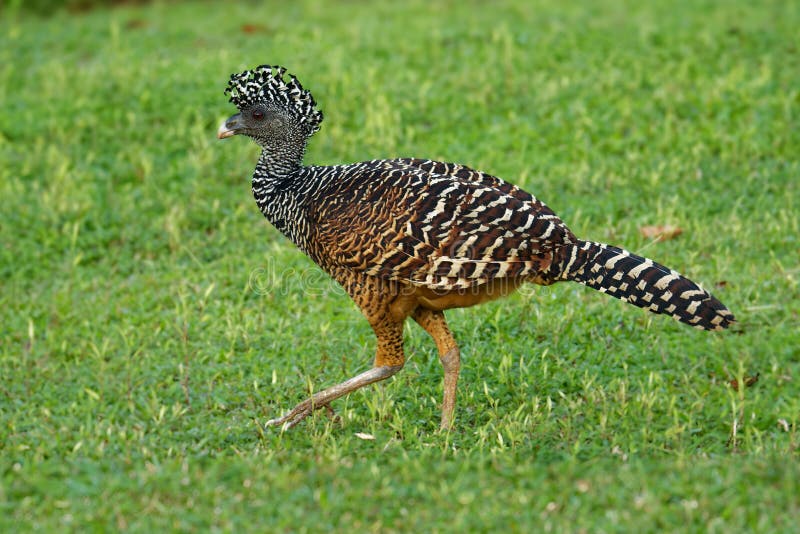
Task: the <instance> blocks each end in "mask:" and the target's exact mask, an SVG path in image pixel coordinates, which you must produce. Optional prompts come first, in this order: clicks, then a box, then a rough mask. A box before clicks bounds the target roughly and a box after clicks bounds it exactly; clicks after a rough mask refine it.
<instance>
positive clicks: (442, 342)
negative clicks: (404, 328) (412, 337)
mask: <svg viewBox="0 0 800 534" xmlns="http://www.w3.org/2000/svg"><path fill="white" fill-rule="evenodd" d="M412 317H413V318H414V320H415V321H416V322H417V323H418V324H419V325H420V326H421V327H422V328H424V329H425V331H426V332H427V333H428V334H430V335H431V337H432V338H433V340H434V341H435V342H436V348H437V349H438V350H439V361H440V362H442V367H443V368H444V400H443V401H442V424H441V426H440V429H441V430H450V429H451V428H452V427H453V415H454V412H455V409H456V385H457V384H458V372H459V370H460V369H461V354H460V352H459V350H458V345H456V340H455V339H454V338H453V334H452V333H450V329H449V328H448V327H447V322H446V321H445V318H444V313H443V312H440V311H432V310H428V309H425V308H417V309H416V310H415V311H414V314H413V315H412Z"/></svg>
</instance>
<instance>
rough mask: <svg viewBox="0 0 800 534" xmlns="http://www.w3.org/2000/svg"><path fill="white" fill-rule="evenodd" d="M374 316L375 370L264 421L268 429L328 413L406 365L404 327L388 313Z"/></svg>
mask: <svg viewBox="0 0 800 534" xmlns="http://www.w3.org/2000/svg"><path fill="white" fill-rule="evenodd" d="M377 315H378V316H377V317H371V316H369V315H368V316H367V318H368V319H370V324H371V326H372V329H373V330H374V331H375V335H376V336H377V337H378V350H377V352H376V354H375V364H374V367H373V368H372V369H370V370H369V371H364V372H363V373H361V374H360V375H357V376H354V377H353V378H351V379H350V380H346V381H344V382H342V383H341V384H336V385H335V386H331V387H329V388H328V389H324V390H322V391H320V392H318V393H315V394H314V395H312V396H311V398H310V399H306V400H304V401H303V402H301V403H300V404H298V405H297V406H295V407H294V408H293V409H292V411H290V412H289V413H287V414H286V415H284V416H283V417H279V418H277V419H272V420H270V421H267V423H266V424H267V426H282V427H283V428H284V429H287V428H292V427H293V426H295V425H296V424H297V423H299V422H300V421H302V420H303V419H305V418H306V417H308V416H309V415H311V413H312V412H313V411H314V410H318V409H320V408H325V407H327V408H328V409H331V408H330V406H329V405H330V403H331V402H332V401H334V400H336V399H338V398H339V397H343V396H344V395H347V394H348V393H350V392H352V391H355V390H357V389H359V388H363V387H364V386H368V385H370V384H374V383H375V382H379V381H381V380H386V379H387V378H389V377H390V376H392V375H394V374H395V373H397V372H398V371H399V370H400V369H402V368H403V365H404V364H405V356H404V354H403V323H402V321H401V322H397V321H395V320H393V319H391V318H390V316H389V314H388V313H386V314H377Z"/></svg>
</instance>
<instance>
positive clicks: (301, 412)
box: [265, 399, 341, 430]
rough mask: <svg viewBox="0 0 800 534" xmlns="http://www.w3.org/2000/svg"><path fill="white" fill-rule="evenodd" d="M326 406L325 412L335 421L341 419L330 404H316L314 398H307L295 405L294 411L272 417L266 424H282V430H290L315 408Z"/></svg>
mask: <svg viewBox="0 0 800 534" xmlns="http://www.w3.org/2000/svg"><path fill="white" fill-rule="evenodd" d="M322 408H324V409H325V413H326V414H328V416H329V417H330V418H331V419H333V420H334V421H339V420H341V418H340V417H339V416H338V415H336V412H335V411H333V408H331V406H330V404H327V403H326V404H314V402H313V399H306V400H304V401H303V402H301V403H300V404H298V405H297V406H295V407H294V408H293V409H292V411H290V412H289V413H287V414H286V415H284V416H283V417H278V418H277V419H270V420H269V421H267V422H266V424H265V426H280V427H281V430H288V429H290V428H292V427H294V426H295V425H297V423H299V422H300V421H302V420H303V419H305V418H306V417H308V416H309V415H311V414H312V413H313V412H314V410H320V409H322Z"/></svg>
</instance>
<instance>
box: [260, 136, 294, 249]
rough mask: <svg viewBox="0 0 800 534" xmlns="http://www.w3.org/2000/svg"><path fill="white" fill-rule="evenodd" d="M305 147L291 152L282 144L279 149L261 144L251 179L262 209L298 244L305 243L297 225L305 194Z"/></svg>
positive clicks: (275, 224)
mask: <svg viewBox="0 0 800 534" xmlns="http://www.w3.org/2000/svg"><path fill="white" fill-rule="evenodd" d="M304 151H305V145H303V146H302V147H299V148H297V149H295V151H293V152H291V151H290V150H289V149H287V148H285V147H284V148H283V149H282V150H280V151H275V150H270V149H267V148H264V149H263V150H262V151H261V156H260V157H259V158H258V163H257V164H256V170H255V172H254V173H253V180H252V187H253V197H254V198H255V200H256V204H258V208H259V209H260V210H261V213H263V214H264V216H265V217H266V218H267V219H268V220H269V222H271V223H272V224H273V226H275V227H276V228H277V229H278V230H280V231H281V232H282V233H283V234H284V235H286V236H287V237H289V238H290V239H291V240H292V241H294V242H295V243H296V244H297V245H298V246H301V248H303V246H302V245H303V244H304V243H301V242H300V241H302V240H301V239H300V237H301V236H299V235H297V233H298V232H297V228H296V225H297V222H298V221H297V219H298V217H300V216H301V210H300V209H299V208H300V204H302V200H303V198H304V196H305V191H304V190H303V186H304V183H305V182H306V179H305V177H304V175H305V174H307V173H306V172H304V169H305V167H303V152H304Z"/></svg>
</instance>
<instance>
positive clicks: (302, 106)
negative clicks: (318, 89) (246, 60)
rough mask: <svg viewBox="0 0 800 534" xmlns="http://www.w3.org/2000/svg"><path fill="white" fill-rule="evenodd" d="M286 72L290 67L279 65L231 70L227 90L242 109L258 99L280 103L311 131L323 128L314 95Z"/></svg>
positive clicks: (234, 102) (231, 98)
mask: <svg viewBox="0 0 800 534" xmlns="http://www.w3.org/2000/svg"><path fill="white" fill-rule="evenodd" d="M284 74H286V69H285V68H283V67H281V66H279V65H272V66H271V65H260V66H258V67H256V68H255V69H252V70H246V71H244V72H240V73H239V74H231V79H230V81H229V82H228V87H227V88H226V89H225V94H227V95H230V101H231V102H232V103H233V104H234V105H235V106H236V107H237V108H239V111H243V110H244V109H245V108H247V107H249V106H251V105H253V104H255V103H258V102H270V103H273V104H277V105H279V106H280V107H281V108H283V109H284V110H286V111H287V112H288V113H289V114H290V115H291V116H293V117H294V118H295V119H297V120H298V121H299V122H300V123H301V124H305V125H307V126H308V129H309V132H308V133H309V135H311V134H313V133H314V132H316V131H317V130H319V126H320V123H322V111H320V110H319V109H317V107H316V106H317V103H316V102H315V101H314V97H313V96H311V93H310V92H308V91H306V90H305V89H303V86H302V85H301V84H300V82H299V81H298V79H297V78H295V77H294V76H293V75H292V74H289V75H288V77H289V80H288V81H286V80H284V78H283V75H284Z"/></svg>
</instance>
